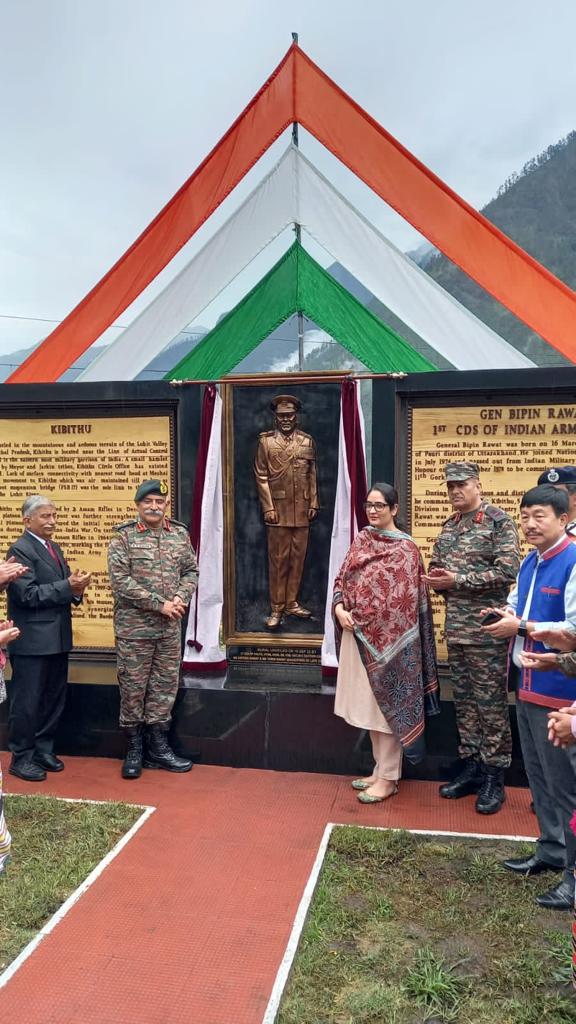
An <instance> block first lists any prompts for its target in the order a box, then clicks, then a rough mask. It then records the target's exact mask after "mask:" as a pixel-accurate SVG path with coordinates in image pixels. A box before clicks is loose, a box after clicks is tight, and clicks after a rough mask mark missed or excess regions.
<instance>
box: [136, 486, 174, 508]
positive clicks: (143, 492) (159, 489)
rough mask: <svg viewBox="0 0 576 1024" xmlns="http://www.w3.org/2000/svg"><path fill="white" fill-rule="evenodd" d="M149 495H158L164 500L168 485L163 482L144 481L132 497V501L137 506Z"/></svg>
mask: <svg viewBox="0 0 576 1024" xmlns="http://www.w3.org/2000/svg"><path fill="white" fill-rule="evenodd" d="M149 494H158V495H159V496H160V497H161V498H165V497H166V495H167V494H168V484H167V483H165V482H164V480H144V482H143V483H141V484H140V487H139V488H138V490H137V491H136V494H135V495H134V501H135V502H136V504H138V502H139V501H144V498H147V497H148V495H149Z"/></svg>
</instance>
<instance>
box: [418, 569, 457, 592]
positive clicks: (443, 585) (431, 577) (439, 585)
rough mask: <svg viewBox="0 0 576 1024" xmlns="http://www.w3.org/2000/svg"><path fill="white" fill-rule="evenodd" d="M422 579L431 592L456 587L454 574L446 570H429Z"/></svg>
mask: <svg viewBox="0 0 576 1024" xmlns="http://www.w3.org/2000/svg"><path fill="white" fill-rule="evenodd" d="M422 579H423V580H424V582H425V583H427V584H428V586H429V587H432V590H452V588H453V587H455V586H456V573H454V572H449V571H448V569H430V571H429V572H428V574H427V575H424V576H423V577H422Z"/></svg>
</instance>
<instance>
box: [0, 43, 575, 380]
mask: <svg viewBox="0 0 576 1024" xmlns="http://www.w3.org/2000/svg"><path fill="white" fill-rule="evenodd" d="M294 122H298V123H299V124H301V125H302V126H303V127H304V128H306V129H307V130H308V131H309V132H311V133H312V135H314V136H315V137H316V138H317V139H318V140H319V141H320V142H321V143H323V144H324V145H325V146H326V147H327V148H328V149H329V150H330V151H331V152H332V153H333V154H334V155H335V156H337V157H338V158H339V159H340V160H342V161H343V162H344V163H345V164H346V165H347V166H348V167H349V168H350V169H351V170H352V171H353V172H354V173H355V174H357V175H358V176H359V177H360V178H361V179H362V180H363V181H364V182H366V184H367V185H369V186H370V188H372V189H373V190H374V191H375V192H376V193H377V194H378V195H379V196H381V198H382V199H384V200H385V201H386V202H387V203H389V204H390V205H391V206H392V207H393V208H394V209H395V210H397V211H398V213H400V214H401V216H403V217H404V218H405V219H406V220H407V221H409V223H410V224H412V225H413V226H414V227H415V228H416V229H417V230H418V231H419V232H420V233H421V234H423V235H425V236H426V237H427V238H428V239H429V240H430V241H431V242H432V244H433V245H435V246H436V247H437V248H438V249H440V250H441V251H442V252H443V253H445V255H446V256H448V258H449V259H451V260H453V262H455V263H456V264H458V266H460V267H461V268H462V270H464V271H465V272H466V273H467V274H469V275H470V277H472V278H473V279H474V280H475V281H476V282H477V283H478V284H480V285H481V286H482V287H483V288H485V289H486V290H487V291H488V292H490V293H491V294H492V295H493V296H494V297H495V298H496V299H498V300H499V301H500V302H502V303H503V304H504V305H505V306H507V307H508V309H510V310H511V312H512V313H514V314H515V315H516V316H518V317H519V318H520V319H521V320H524V321H525V323H527V324H528V325H529V326H530V327H532V329H533V330H534V331H536V332H537V333H538V334H540V335H542V337H544V338H546V339H547V340H548V341H549V342H550V343H551V344H552V345H554V346H555V347H556V348H557V349H558V350H559V351H560V352H562V353H563V354H564V355H566V356H567V357H568V358H569V359H572V360H573V361H576V338H575V335H574V323H575V321H576V293H575V292H573V291H572V289H571V288H569V287H568V286H567V285H566V284H564V282H562V281H560V280H559V279H558V278H556V277H554V275H553V274H551V273H550V271H549V270H547V269H546V268H545V267H543V266H542V265H541V264H539V263H538V262H537V261H536V260H535V259H534V258H533V257H532V256H530V255H529V254H528V253H527V252H525V251H524V250H523V249H521V248H520V247H519V246H518V245H516V243H515V242H513V241H511V239H509V238H507V237H506V235H504V234H503V233H502V232H501V231H500V230H499V229H498V228H497V227H495V226H494V225H493V224H491V223H490V222H489V221H488V220H486V218H485V217H483V216H482V215H481V214H480V213H478V211H477V210H474V209H473V207H471V206H469V204H468V203H466V202H465V201H464V200H463V199H461V198H460V196H458V195H457V194H456V193H455V192H453V191H452V189H450V188H449V187H448V186H447V185H446V184H445V183H444V182H443V181H441V180H440V179H439V178H437V177H436V175H434V174H432V172H431V171H429V170H428V168H427V167H425V166H424V165H423V164H422V163H421V162H420V161H419V160H417V159H416V158H415V157H414V156H413V155H412V154H411V153H409V152H408V151H407V150H406V149H405V148H404V147H403V146H402V145H400V143H399V142H397V140H396V139H395V138H393V136H391V135H390V134H389V133H388V132H387V131H385V129H384V128H382V127H381V125H379V124H378V123H377V122H376V121H374V119H373V118H371V117H370V116H369V115H368V114H367V113H366V112H365V111H364V110H362V108H361V107H359V106H358V104H357V103H355V102H354V101H353V100H352V99H351V98H350V97H349V96H347V95H346V93H344V92H343V91H342V90H341V89H340V88H339V87H338V85H336V83H335V82H333V81H332V80H331V79H330V78H329V77H328V76H327V75H326V74H324V72H323V71H322V70H321V69H320V68H319V67H318V66H317V65H316V64H314V62H313V61H311V60H310V58H309V57H307V56H306V54H305V53H303V52H302V50H300V49H299V48H298V46H296V45H293V46H291V47H290V50H289V51H288V53H287V54H286V56H285V57H284V59H283V60H282V61H281V63H280V64H279V66H278V67H277V68H276V70H275V72H274V73H273V75H272V76H271V77H270V78H269V79H268V81H267V82H266V83H265V85H264V86H263V87H262V89H261V90H260V91H259V92H258V93H257V95H256V96H255V97H254V99H253V100H252V101H251V102H250V103H249V105H248V106H247V107H246V109H245V110H244V112H243V113H242V114H241V115H240V117H239V118H238V119H237V120H236V121H235V122H234V124H233V125H232V126H231V128H230V129H229V130H228V132H227V133H226V135H224V137H223V138H222V139H221V140H220V142H219V143H218V144H217V146H215V148H214V149H213V150H212V152H211V153H210V154H209V155H208V156H207V157H206V159H205V160H204V161H203V162H202V164H200V166H199V167H198V168H197V170H196V171H195V172H194V174H192V176H191V177H190V178H189V179H188V181H186V182H185V183H184V185H183V186H182V188H181V189H180V190H179V191H178V192H177V193H176V195H175V196H174V197H173V198H172V199H171V200H170V202H169V203H168V204H167V205H166V206H165V207H164V209H163V210H161V211H160V213H159V214H158V215H157V217H156V218H155V219H154V220H153V221H152V223H151V224H150V225H149V226H148V227H147V228H146V230H145V231H144V232H143V233H142V234H141V235H140V237H139V238H138V239H137V240H136V241H135V242H134V244H133V245H132V246H131V247H130V249H128V251H127V252H126V253H125V254H124V255H123V256H122V257H121V258H120V259H119V260H118V262H117V263H116V264H115V265H114V267H112V269H111V270H110V271H109V272H108V273H107V274H106V275H105V277H103V278H102V280H101V281H100V282H99V283H98V284H97V285H96V286H95V287H94V288H93V289H92V291H91V292H89V294H88V295H87V296H86V297H85V298H84V299H83V300H82V301H81V302H80V303H79V305H78V306H76V308H75V309H73V310H72V312H71V313H70V314H69V315H68V316H67V317H66V319H65V320H64V321H63V322H62V323H61V324H60V325H59V326H58V327H57V328H56V329H55V330H54V331H53V332H52V334H50V335H49V336H48V338H46V340H45V341H44V342H43V343H42V344H41V345H39V346H38V347H37V348H36V349H35V350H34V352H33V353H32V354H31V355H30V356H29V357H28V359H26V360H25V361H24V362H23V363H22V364H21V366H19V367H18V368H17V369H16V370H15V371H14V373H13V374H12V375H11V376H10V377H9V378H8V381H9V382H14V383H15V382H20V383H24V382H29V381H42V380H43V381H50V380H57V379H58V378H59V377H60V376H61V374H62V373H63V372H64V371H65V370H66V369H68V367H69V366H70V365H71V363H72V362H73V361H74V360H75V359H76V358H77V357H78V356H79V355H81V353H82V352H85V351H86V349H87V348H88V347H89V346H90V345H91V344H92V342H93V341H95V339H96V338H99V337H100V335H101V334H103V332H104V331H105V330H106V329H107V328H108V327H109V326H110V325H111V324H112V323H114V321H115V320H116V318H117V317H118V316H120V314H121V313H123V312H124V310H125V309H127V308H128V306H130V305H131V303H132V302H134V300H135V299H136V298H138V296H139V295H140V294H141V292H142V291H143V290H144V288H146V287H147V285H149V284H150V282H151V281H153V280H154V278H155V277H156V275H157V274H158V273H159V272H160V271H161V270H162V269H163V268H164V267H165V266H166V265H167V264H168V263H169V262H170V260H171V259H172V258H173V256H175V255H176V253H177V252H179V250H180V249H181V248H182V246H183V245H184V244H185V243H186V242H187V241H188V239H189V238H191V237H192V235H193V234H194V233H195V232H196V231H197V230H198V228H199V227H200V225H201V224H203V223H204V222H205V221H206V220H207V218H208V217H209V216H210V214H211V213H213V211H214V210H215V209H216V207H217V206H219V204H220V203H221V202H222V200H223V199H225V198H226V196H227V195H228V194H229V193H230V192H231V191H232V189H233V188H234V187H235V186H236V185H237V184H238V182H239V181H240V180H241V179H242V178H243V177H244V175H245V174H246V173H247V172H248V171H249V170H250V168H251V167H252V166H253V165H254V164H255V163H256V161H257V160H258V159H259V157H260V156H261V155H262V153H264V152H265V150H266V149H267V148H268V147H269V146H270V145H271V144H272V142H274V141H275V140H276V139H277V138H278V136H279V135H280V134H281V133H282V132H283V131H284V130H285V129H286V128H288V126H289V125H291V124H293V123H294Z"/></svg>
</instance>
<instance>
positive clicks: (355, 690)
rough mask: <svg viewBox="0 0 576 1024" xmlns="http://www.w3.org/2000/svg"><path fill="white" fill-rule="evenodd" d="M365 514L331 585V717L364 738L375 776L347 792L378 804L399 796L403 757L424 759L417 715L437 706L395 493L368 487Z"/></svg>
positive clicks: (427, 633) (428, 615) (423, 600)
mask: <svg viewBox="0 0 576 1024" xmlns="http://www.w3.org/2000/svg"><path fill="white" fill-rule="evenodd" d="M364 508H365V510H366V516H367V519H368V526H367V527H365V528H364V529H363V530H361V531H360V533H359V534H358V536H357V537H356V539H355V540H354V541H353V543H352V545H351V547H350V550H349V551H348V554H347V555H346V558H345V559H344V562H343V564H342V567H341V569H340V572H339V573H338V576H337V577H336V580H335V582H334V597H333V605H332V607H333V614H334V621H335V628H336V643H337V646H338V648H339V667H338V681H337V685H336V703H335V707H334V711H335V713H336V714H337V715H340V716H341V717H342V718H344V719H345V720H346V721H347V722H348V723H349V725H354V726H356V727H357V728H359V729H367V730H369V732H370V738H371V740H372V750H373V754H374V760H375V762H376V764H375V766H374V771H373V772H372V775H370V776H368V777H367V778H365V779H356V780H355V781H354V782H353V783H352V786H353V787H354V789H356V790H359V793H358V799H359V800H360V801H361V802H362V803H379V802H380V801H382V800H386V798H387V797H390V796H393V795H394V794H395V793H397V792H398V780H399V779H400V773H401V767H402V755H403V754H405V756H406V757H407V759H408V760H409V761H411V762H416V761H420V760H421V759H422V757H423V756H424V752H425V749H424V717H425V715H432V714H437V713H438V712H439V710H440V708H439V702H438V680H437V675H436V650H435V644H434V633H433V626H432V612H431V608H430V598H429V595H428V590H427V587H426V584H425V582H424V580H423V579H422V576H423V574H424V566H423V563H422V557H421V555H420V552H419V550H418V548H417V547H416V544H415V543H414V541H413V540H412V539H411V537H409V536H408V534H406V533H403V532H402V530H400V529H399V528H398V526H397V525H396V514H397V512H398V494H397V493H396V491H395V490H394V488H393V487H392V486H391V485H390V484H386V483H376V484H374V485H373V487H372V488H371V489H370V491H369V493H368V496H367V499H366V502H365V504H364Z"/></svg>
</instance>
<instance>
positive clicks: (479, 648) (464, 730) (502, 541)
mask: <svg viewBox="0 0 576 1024" xmlns="http://www.w3.org/2000/svg"><path fill="white" fill-rule="evenodd" d="M519 567H520V547H519V541H518V531H517V529H516V526H515V525H514V522H513V521H512V519H511V518H510V516H509V515H507V513H506V512H503V511H502V509H499V508H496V507H495V506H494V505H489V504H488V503H487V502H486V501H482V503H481V504H480V507H479V508H477V509H474V510H473V511H472V512H465V513H460V512H456V513H454V515H452V516H450V518H449V519H448V520H447V521H446V522H445V523H444V526H443V527H442V532H441V534H440V536H439V537H438V539H437V540H436V543H435V545H434V550H433V552H432V559H431V561H430V569H435V568H438V569H446V570H448V571H449V572H453V573H455V575H456V585H455V587H454V588H452V589H450V590H446V591H443V592H442V593H443V596H444V597H445V599H446V640H447V644H448V662H449V665H450V671H451V675H452V681H453V688H454V703H455V708H456V720H457V723H458V733H459V736H460V743H459V747H458V752H459V755H460V757H462V758H470V757H471V758H476V759H480V760H481V761H483V763H484V764H486V765H490V766H491V767H494V768H505V767H507V766H508V765H509V764H510V757H511V752H512V738H511V734H510V721H509V715H508V697H507V686H506V658H507V647H508V643H507V641H504V640H495V639H493V638H492V637H491V636H489V635H488V634H487V633H484V632H483V631H482V629H481V625H480V609H481V608H486V607H491V606H498V607H499V606H501V605H503V604H505V603H506V598H507V596H508V593H509V591H510V588H511V586H512V585H513V583H514V581H515V579H516V576H517V574H518V569H519Z"/></svg>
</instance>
